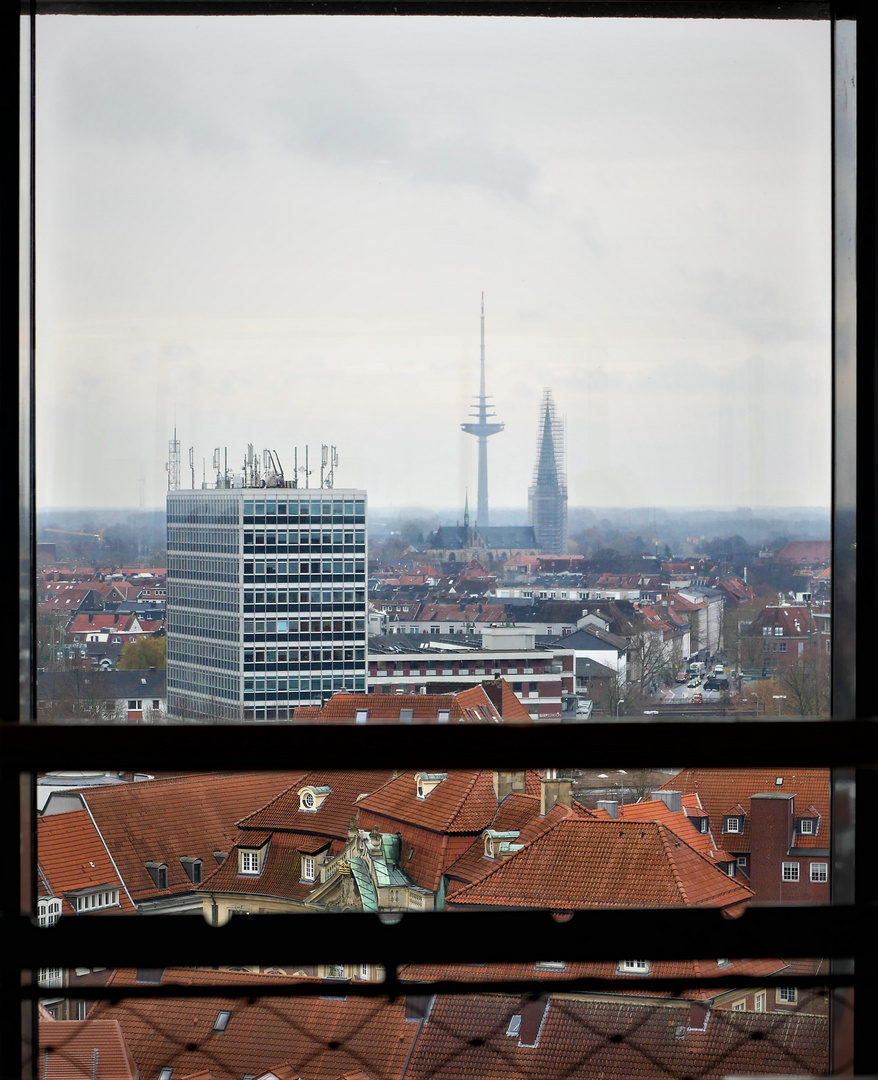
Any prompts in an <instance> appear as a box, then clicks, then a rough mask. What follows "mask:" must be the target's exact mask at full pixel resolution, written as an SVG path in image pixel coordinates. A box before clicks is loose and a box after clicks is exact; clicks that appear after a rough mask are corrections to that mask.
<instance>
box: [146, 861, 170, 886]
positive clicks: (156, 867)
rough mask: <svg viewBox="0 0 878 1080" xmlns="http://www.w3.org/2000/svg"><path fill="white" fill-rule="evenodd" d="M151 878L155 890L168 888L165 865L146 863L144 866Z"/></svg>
mask: <svg viewBox="0 0 878 1080" xmlns="http://www.w3.org/2000/svg"><path fill="white" fill-rule="evenodd" d="M144 865H145V866H146V869H147V870H148V871H149V876H150V877H151V878H152V883H153V885H155V887H156V888H157V889H167V887H168V867H167V865H166V864H165V863H156V862H148V863H145V864H144Z"/></svg>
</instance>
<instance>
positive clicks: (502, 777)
mask: <svg viewBox="0 0 878 1080" xmlns="http://www.w3.org/2000/svg"><path fill="white" fill-rule="evenodd" d="M526 790H527V773H526V772H525V771H524V770H523V769H522V770H518V771H513V770H511V769H495V770H494V794H495V795H496V796H497V802H503V800H504V799H505V798H506V796H507V795H508V794H510V792H512V791H526Z"/></svg>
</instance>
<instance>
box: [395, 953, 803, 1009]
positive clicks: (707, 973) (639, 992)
mask: <svg viewBox="0 0 878 1080" xmlns="http://www.w3.org/2000/svg"><path fill="white" fill-rule="evenodd" d="M619 963H620V961H612V960H606V961H597V960H593V961H583V962H574V961H571V962H570V963H566V964H564V966H563V968H561V967H552V968H550V967H546V966H545V965H541V964H540V963H539V961H534V960H532V961H530V962H528V963H506V964H404V965H402V966H401V967H400V969H399V977H400V979H401V980H403V981H410V982H433V981H439V980H445V979H455V980H457V981H459V982H476V981H479V980H491V981H498V982H499V981H502V980H509V981H512V980H517V979H521V980H525V979H546V980H549V981H556V980H558V979H583V978H600V979H613V978H618V980H619V987H620V988H619V991H618V992H619V993H620V994H625V996H626V997H627V996H639V997H676V996H682V997H684V998H687V999H689V998H691V999H695V1000H700V999H704V998H708V999H710V998H714V997H716V996H717V995H719V994H724V993H726V992H727V991H728V989H730V988H731V987H723V988H716V987H707V988H704V989H696V988H693V989H690V990H684V991H682V994H680V993H679V992H678V991H676V990H652V989H650V988H649V987H648V986H647V987H638V988H637V989H634V988H632V987H628V988H627V989H626V983H627V982H628V981H629V979H630V977H631V976H630V975H625V974H621V973H620V971H619ZM809 964H810V966H809ZM805 966H806V969H807V970H805V971H802V972H795V974H814V973H815V972H814V962H813V961H810V962H806V965H805ZM781 971H787V972H788V973H789V974H794V971H793V962H790V961H786V960H780V959H766V960H730V961H729V962H728V963H725V964H723V965H722V967H720V964H719V961H718V960H652V961H650V967H649V970H648V971H647V972H645V973H643V975H641V976H640V977H644V976H645V977H648V978H653V979H690V978H691V979H693V980H694V979H710V978H716V977H717V976H718V975H723V976H726V975H727V976H728V977H729V980H730V982H732V983H733V982H734V980H735V979H736V978H738V977H740V976H746V977H747V978H760V977H765V976H768V975H774V974H777V973H779V972H781ZM610 992H612V993H613V994H615V993H616V990H615V989H614V990H613V991H601V994H605V993H610Z"/></svg>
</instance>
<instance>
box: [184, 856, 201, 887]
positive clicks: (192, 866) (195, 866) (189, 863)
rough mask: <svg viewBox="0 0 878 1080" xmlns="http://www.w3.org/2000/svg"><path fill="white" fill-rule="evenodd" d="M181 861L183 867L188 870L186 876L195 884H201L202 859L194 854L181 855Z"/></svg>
mask: <svg viewBox="0 0 878 1080" xmlns="http://www.w3.org/2000/svg"><path fill="white" fill-rule="evenodd" d="M180 863H181V865H182V867H183V869H184V870H185V871H186V876H187V877H188V878H189V880H190V881H191V882H192V884H193V885H200V884H201V859H198V858H195V857H194V856H192V855H181V856H180Z"/></svg>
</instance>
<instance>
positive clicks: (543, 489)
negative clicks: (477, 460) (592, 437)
mask: <svg viewBox="0 0 878 1080" xmlns="http://www.w3.org/2000/svg"><path fill="white" fill-rule="evenodd" d="M527 508H528V523H529V524H530V525H533V529H534V533H536V539H537V543H538V544H539V546H540V551H541V552H542V553H543V554H544V555H563V554H565V553H566V551H567V471H566V468H565V463H564V422H563V420H561V418H560V417H559V416H557V414H556V413H555V402H554V400H553V399H552V391H551V390H545V391H544V392H543V400H542V403H541V405H540V423H539V431H538V434H537V460H536V465H535V466H534V477H533V483H532V484H531V486H530V488H529V489H528V493H527Z"/></svg>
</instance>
